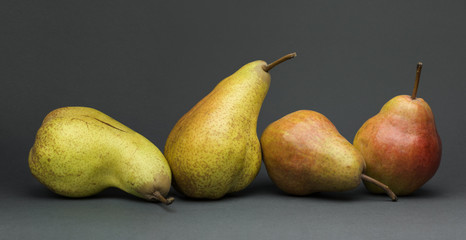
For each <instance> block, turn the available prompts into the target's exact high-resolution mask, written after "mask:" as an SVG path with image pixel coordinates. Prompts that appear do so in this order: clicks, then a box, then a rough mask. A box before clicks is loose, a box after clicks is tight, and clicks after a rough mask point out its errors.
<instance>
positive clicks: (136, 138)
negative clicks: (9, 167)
mask: <svg viewBox="0 0 466 240" xmlns="http://www.w3.org/2000/svg"><path fill="white" fill-rule="evenodd" d="M29 167H30V170H31V173H32V174H33V175H34V177H36V178H37V180H39V182H41V183H42V184H44V185H45V186H47V187H48V188H49V189H50V190H52V191H53V192H55V193H57V194H60V195H63V196H66V197H73V198H74V197H87V196H91V195H94V194H96V193H98V192H100V191H102V190H103V189H106V188H109V187H116V188H120V189H122V190H124V191H125V192H127V193H130V194H132V195H134V196H137V197H140V198H143V199H146V200H149V201H153V200H157V201H160V202H163V203H165V204H170V203H171V202H173V198H168V199H166V198H165V197H164V196H166V195H167V194H168V192H169V190H170V185H171V177H172V176H171V171H170V167H169V165H168V163H167V161H166V159H165V157H164V156H163V154H162V153H161V152H160V151H159V149H158V148H157V147H156V146H155V145H154V144H152V143H151V142H150V141H149V140H147V139H146V138H145V137H143V136H142V135H140V134H138V133H137V132H135V131H133V130H131V129H130V128H128V127H126V126H125V125H123V124H121V123H119V122H118V121H116V120H114V119H113V118H111V117H109V116H107V115H105V114H104V113H102V112H100V111H98V110H96V109H92V108H88V107H63V108H59V109H56V110H54V111H52V112H50V113H49V114H48V115H47V116H46V117H45V119H44V120H43V123H42V125H41V126H40V128H39V130H38V132H37V135H36V138H35V142H34V145H33V146H32V148H31V151H30V152H29Z"/></svg>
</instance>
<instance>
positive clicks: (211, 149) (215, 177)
mask: <svg viewBox="0 0 466 240" xmlns="http://www.w3.org/2000/svg"><path fill="white" fill-rule="evenodd" d="M295 55H296V54H294V53H293V54H288V55H286V56H284V57H283V58H280V59H279V60H277V61H275V62H273V63H271V64H269V65H267V63H265V62H264V61H254V62H251V63H249V64H246V65H245V66H243V67H242V68H240V69H239V70H238V71H237V72H235V73H234V74H233V75H231V76H229V77H227V78H225V79H224V80H222V81H221V82H220V83H219V84H218V85H217V86H216V87H215V88H214V89H213V90H212V91H211V92H210V93H209V94H208V95H207V96H206V97H204V98H203V99H202V100H201V101H200V102H198V103H197V104H196V105H195V106H194V107H193V108H192V109H191V110H189V111H188V112H187V113H186V114H185V115H184V116H183V117H182V118H181V119H180V120H179V121H178V122H177V123H176V125H175V126H174V127H173V129H172V131H171V132H170V134H169V136H168V139H167V142H166V144H165V151H164V153H165V157H166V158H167V160H168V163H169V164H170V167H171V169H172V172H173V178H174V183H175V184H174V186H175V188H176V189H177V190H179V191H180V192H182V193H183V194H185V195H186V196H188V197H192V198H207V199H219V198H221V197H223V196H224V195H225V194H227V193H231V192H236V191H240V190H242V189H244V188H245V187H246V186H248V185H249V184H250V183H251V182H252V181H253V179H254V178H255V177H256V175H257V173H258V172H259V169H260V166H261V159H262V158H261V148H260V143H259V139H258V137H257V130H256V128H257V119H258V116H259V111H260V108H261V106H262V102H263V100H264V98H265V96H266V94H267V91H268V89H269V86H270V74H269V73H268V71H269V70H270V69H271V68H273V67H274V66H275V65H277V64H279V63H281V62H283V61H285V60H287V59H290V58H293V57H294V56H295Z"/></svg>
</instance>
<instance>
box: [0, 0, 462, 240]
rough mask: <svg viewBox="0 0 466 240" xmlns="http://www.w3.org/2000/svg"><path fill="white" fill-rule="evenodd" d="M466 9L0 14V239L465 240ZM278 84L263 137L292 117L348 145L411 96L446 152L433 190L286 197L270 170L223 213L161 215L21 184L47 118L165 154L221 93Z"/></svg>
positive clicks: (30, 7)
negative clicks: (242, 85)
mask: <svg viewBox="0 0 466 240" xmlns="http://www.w3.org/2000/svg"><path fill="white" fill-rule="evenodd" d="M465 24H466V3H465V1H399V2H397V1H298V2H292V1H228V2H226V1H224V2H220V1H207V2H204V1H183V2H177V1H66V2H62V1H2V2H1V3H0V50H1V51H0V79H1V88H0V110H1V124H0V136H1V138H0V141H1V142H0V147H1V151H0V156H1V161H0V186H1V191H0V212H1V214H0V239H16V238H23V239H30V238H34V239H53V238H57V239H62V238H64V236H67V238H71V239H80V238H83V239H89V238H94V239H103V238H106V239H108V238H112V239H117V238H121V239H128V238H136V239H139V238H152V239H153V238H155V239H167V238H173V239H178V238H187V239H214V238H216V239H225V238H227V239H228V238H231V239H234V238H242V239H245V238H249V239H251V238H257V239H278V238H297V239H309V238H316V239H325V238H329V239H337V238H345V239H361V238H362V239H368V238H378V239H395V238H403V239H439V238H445V237H446V238H450V239H458V238H462V237H463V234H465V233H466V231H465V230H464V225H465V224H466V220H464V217H463V216H465V214H466V210H465V209H464V202H465V200H466V196H465V194H464V189H465V180H466V178H465V174H464V169H465V166H466V164H465V161H464V156H465V150H464V146H465V138H464V133H465V125H464V123H465V119H466V113H465V110H464V103H465V101H464V92H465V89H466V88H465V87H466V83H465V82H466V81H465V80H464V76H465V74H464V72H463V71H464V70H463V69H464V66H465V64H466V60H465V58H466V30H465V29H466V27H465ZM293 51H296V52H297V53H298V57H297V58H295V59H293V60H291V61H289V62H287V63H284V64H282V65H280V66H279V67H277V68H275V69H273V70H272V71H271V75H272V84H271V87H270V91H269V93H268V95H267V98H266V100H265V102H264V104H263V108H262V110H261V115H260V117H259V123H258V134H259V135H260V134H261V133H262V131H263V129H264V128H265V127H266V126H267V124H269V123H271V122H272V121H274V120H276V119H278V118H280V117H281V116H283V115H285V114H288V113H290V112H293V111H296V110H299V109H312V110H316V111H319V112H321V113H323V114H324V115H326V116H327V117H328V118H329V119H330V120H332V121H333V123H334V124H335V125H336V126H337V128H338V129H339V130H340V132H341V133H342V134H343V135H344V136H345V137H346V138H347V139H349V140H350V141H352V139H353V137H354V134H355V133H356V131H357V130H358V128H359V127H360V126H361V125H362V123H363V122H364V121H365V120H367V119H368V118H369V117H371V116H373V115H374V114H376V113H377V112H378V111H379V109H380V108H381V107H382V105H383V104H384V103H385V102H386V101H388V100H389V99H390V98H392V97H394V96H396V95H399V94H410V93H411V91H412V86H413V80H414V76H415V66H416V63H417V62H418V61H422V62H423V63H424V68H423V72H422V76H421V84H420V87H419V92H418V96H419V97H422V98H424V99H425V100H426V101H427V102H428V103H429V104H430V106H431V108H432V109H433V111H434V114H435V117H436V121H437V127H438V131H439V133H440V135H441V138H442V140H443V147H444V148H443V149H444V152H443V156H442V163H441V166H440V169H439V171H438V172H437V174H436V176H435V177H434V178H433V179H432V180H431V181H430V182H429V183H428V184H426V185H425V186H424V187H423V188H422V189H420V190H419V191H418V192H416V193H415V194H414V195H412V196H410V197H402V198H400V200H399V202H396V203H393V202H390V201H389V200H388V198H387V197H385V196H374V195H371V194H369V193H367V192H366V191H365V189H364V188H363V187H362V186H361V187H360V188H358V189H356V190H354V191H350V192H347V193H326V194H315V195H313V196H309V197H290V196H286V195H284V194H282V193H281V192H280V191H279V190H277V188H275V186H274V185H273V184H272V183H271V182H270V180H269V179H268V177H267V174H266V172H265V171H264V169H262V171H261V172H260V174H259V176H258V177H257V178H256V180H255V181H254V182H253V184H252V185H251V186H250V187H248V188H247V189H246V190H245V191H242V192H240V193H236V194H232V195H229V196H227V197H226V198H224V199H222V200H219V201H192V200H188V199H184V198H182V197H181V196H177V195H175V196H176V197H177V200H176V202H175V203H174V204H173V205H171V206H170V207H164V206H161V205H159V204H153V203H147V202H144V201H142V200H139V199H136V198H134V197H132V196H129V195H127V194H125V193H123V192H121V191H118V190H107V191H104V192H103V193H101V194H99V195H97V196H95V197H92V198H87V199H79V200H70V199H66V198H61V197H58V196H57V195H55V194H53V193H51V192H50V191H49V190H47V189H46V188H45V187H43V186H42V185H40V184H39V183H38V182H37V181H36V180H35V179H34V178H33V177H32V176H31V175H30V173H29V169H28V165H27V154H28V151H29V148H30V147H31V146H32V144H33V141H34V136H35V133H36V131H37V129H38V128H39V126H40V124H41V121H42V119H43V117H44V116H45V115H46V114H47V113H48V112H50V111H51V110H53V109H55V108H58V107H63V106H73V105H81V106H89V107H93V108H96V109H99V110H101V111H103V112H104V113H106V114H108V115H110V116H112V117H114V118H116V119H117V120H119V121H120V122H122V123H124V124H126V125H127V126H129V127H131V128H133V129H134V130H136V131H138V132H140V133H141V134H143V135H144V136H146V137H147V138H148V139H150V140H151V141H153V142H154V143H155V144H156V145H157V146H158V147H159V148H160V149H163V147H164V144H165V139H166V137H167V136H168V133H169V132H170V130H171V127H172V126H173V125H174V124H175V122H176V121H177V120H178V119H179V118H180V117H181V116H182V115H183V114H184V113H185V112H186V111H188V110H189V109H190V108H191V107H192V106H193V105H194V104H195V103H196V102H197V101H199V100H200V99H201V98H202V97H203V96H205V95H206V94H207V93H208V92H210V90H211V89H212V88H213V87H214V86H215V85H216V84H217V83H218V82H219V81H220V80H222V79H223V78H225V77H227V76H228V75H230V74H232V73H233V72H234V71H236V70H237V69H238V68H240V67H241V66H242V65H244V64H246V63H248V62H250V61H253V60H257V59H262V60H265V61H268V62H271V61H273V60H275V59H277V58H278V57H281V56H282V55H284V54H286V53H289V52H293Z"/></svg>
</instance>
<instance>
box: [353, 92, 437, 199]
mask: <svg viewBox="0 0 466 240" xmlns="http://www.w3.org/2000/svg"><path fill="white" fill-rule="evenodd" d="M353 144H354V146H355V147H356V148H358V149H359V150H360V151H361V153H362V154H363V155H364V158H365V160H366V164H367V168H366V175H368V176H371V177H374V178H377V179H378V180H380V181H382V182H384V183H385V184H387V185H388V186H389V187H390V188H391V189H392V190H393V192H395V194H397V195H408V194H411V193H412V192H414V191H415V190H417V189H418V188H420V187H421V186H422V185H424V184H425V183H426V182H427V181H428V180H429V179H430V178H432V176H434V174H435V172H436V171H437V169H438V167H439V164H440V158H441V154H442V144H441V140H440V137H439V135H438V133H437V129H436V126H435V121H434V115H433V113H432V110H431V109H430V107H429V105H428V104H427V103H426V102H425V101H424V100H423V99H422V98H415V99H411V97H410V96H408V95H400V96H396V97H394V98H392V99H391V100H390V101H388V102H387V103H386V104H385V105H384V106H383V107H382V109H381V110H380V112H379V113H378V114H377V115H375V116H374V117H372V118H370V119H369V120H367V121H366V122H365V123H364V124H363V125H362V127H361V128H360V129H359V130H358V132H357V134H356V136H355V138H354V141H353ZM365 185H366V187H367V189H368V190H369V191H371V192H374V193H381V191H380V189H378V188H377V187H376V186H374V185H373V184H370V183H365Z"/></svg>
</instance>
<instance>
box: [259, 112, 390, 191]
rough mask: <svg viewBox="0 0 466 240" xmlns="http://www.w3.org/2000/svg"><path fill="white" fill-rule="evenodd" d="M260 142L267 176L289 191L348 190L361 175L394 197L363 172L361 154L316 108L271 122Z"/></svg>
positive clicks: (357, 183)
mask: <svg viewBox="0 0 466 240" xmlns="http://www.w3.org/2000/svg"><path fill="white" fill-rule="evenodd" d="M261 144H262V151H263V154H264V164H265V167H266V169H267V173H268V175H269V177H270V178H271V179H272V181H273V182H274V183H275V184H276V185H277V187H278V188H280V189H281V190H282V191H284V192H286V193H288V194H292V195H309V194H311V193H316V192H340V191H347V190H351V189H354V188H356V187H357V186H358V185H359V184H360V182H361V179H363V180H365V181H371V182H374V183H375V184H377V185H378V186H379V187H381V188H383V189H384V190H385V191H386V192H387V194H388V195H389V196H390V197H391V198H392V200H396V196H395V195H394V194H393V193H392V192H391V191H390V189H389V188H388V187H387V186H386V185H384V184H382V183H380V182H378V181H377V180H375V179H372V178H370V177H368V176H366V175H364V174H363V171H364V168H365V161H364V157H363V156H362V154H361V153H360V152H359V151H358V150H357V149H356V148H355V147H354V146H353V145H352V144H351V143H350V142H348V141H347V140H346V139H345V138H344V137H343V136H342V135H341V134H340V133H339V132H338V130H337V129H336V127H335V126H334V125H333V124H332V122H330V120H329V119H327V118H326V117H325V116H324V115H322V114H320V113H318V112H315V111H311V110H300V111H296V112H293V113H290V114H288V115H286V116H284V117H282V118H281V119H279V120H277V121H275V122H273V123H271V124H270V125H269V126H267V128H266V129H265V130H264V132H263V133H262V136H261Z"/></svg>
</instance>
